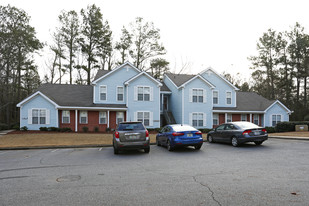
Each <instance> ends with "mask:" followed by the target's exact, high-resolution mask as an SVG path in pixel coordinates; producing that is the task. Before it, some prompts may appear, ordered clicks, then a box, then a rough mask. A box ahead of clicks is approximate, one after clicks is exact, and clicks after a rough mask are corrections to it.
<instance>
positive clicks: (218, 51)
mask: <svg viewBox="0 0 309 206" xmlns="http://www.w3.org/2000/svg"><path fill="white" fill-rule="evenodd" d="M8 4H10V5H11V6H15V7H17V8H19V9H23V10H24V11H26V12H27V13H28V15H29V16H30V17H31V21H30V25H31V26H33V27H35V29H36V32H37V38H38V39H39V40H40V41H42V42H46V43H52V39H51V33H52V32H53V31H54V29H55V27H56V26H57V25H58V22H57V17H58V15H59V14H60V12H61V11H62V10H65V11H70V10H75V11H78V12H79V11H80V10H81V9H82V8H84V9H86V8H87V5H90V4H96V5H97V6H98V7H100V8H101V11H102V13H103V18H104V21H105V20H108V21H109V24H110V27H111V30H112V31H113V35H114V40H118V39H119V35H120V33H121V28H122V27H123V26H126V27H128V25H129V23H130V22H133V21H134V20H135V18H136V17H143V18H144V19H145V20H146V21H150V22H153V23H154V25H155V27H156V28H159V29H160V34H161V42H162V43H163V45H164V46H165V48H166V50H167V54H166V55H165V58H166V59H167V60H168V61H169V62H170V68H171V71H173V72H179V71H180V69H181V68H182V67H183V65H189V69H188V70H186V71H185V72H186V73H192V74H197V73H199V72H201V71H203V70H205V69H206V68H208V67H212V68H213V69H215V70H216V71H217V72H218V73H221V74H222V73H223V72H226V73H230V74H232V75H234V76H237V77H238V78H241V79H243V80H245V81H250V74H251V72H252V70H250V69H249V68H250V66H251V63H250V61H249V60H248V59H247V58H248V57H250V56H253V55H257V50H256V44H257V42H258V39H259V38H260V37H261V36H262V35H263V33H264V32H267V30H268V29H269V28H272V29H273V30H276V31H278V32H279V31H289V30H291V28H292V27H293V26H294V25H295V23H296V22H299V23H300V24H301V25H302V26H303V27H305V32H307V29H309V12H308V6H309V1H308V0H216V1H214V0H191V1H187V0H177V1H176V0H175V1H174V0H148V1H145V0H92V1H86V0H74V1H69V0H61V1H60V0H53V1H42V0H0V5H2V6H6V5H8ZM47 53H48V51H47V49H45V50H44V51H42V52H41V56H40V57H37V58H36V61H37V64H38V66H39V73H40V74H41V75H42V74H44V73H45V72H46V70H47V69H46V61H47V56H48V54H47Z"/></svg>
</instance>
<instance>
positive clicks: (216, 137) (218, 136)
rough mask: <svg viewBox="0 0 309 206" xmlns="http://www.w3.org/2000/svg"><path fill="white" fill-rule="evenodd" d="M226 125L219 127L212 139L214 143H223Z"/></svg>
mask: <svg viewBox="0 0 309 206" xmlns="http://www.w3.org/2000/svg"><path fill="white" fill-rule="evenodd" d="M224 127H225V124H222V125H220V126H218V127H217V128H216V130H215V132H214V133H213V134H212V138H213V140H214V141H218V142H220V141H222V133H223V131H224Z"/></svg>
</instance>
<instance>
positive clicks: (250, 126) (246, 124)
mask: <svg viewBox="0 0 309 206" xmlns="http://www.w3.org/2000/svg"><path fill="white" fill-rule="evenodd" d="M233 124H235V125H236V126H238V127H240V128H241V129H254V128H261V127H259V126H258V125H256V124H253V123H251V122H233Z"/></svg>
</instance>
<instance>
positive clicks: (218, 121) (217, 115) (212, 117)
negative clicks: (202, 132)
mask: <svg viewBox="0 0 309 206" xmlns="http://www.w3.org/2000/svg"><path fill="white" fill-rule="evenodd" d="M215 117H217V118H215ZM211 119H212V123H211V124H212V127H213V126H214V119H216V120H217V124H215V125H219V124H220V118H219V114H218V113H215V114H214V113H211Z"/></svg>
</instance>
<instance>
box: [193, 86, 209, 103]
mask: <svg viewBox="0 0 309 206" xmlns="http://www.w3.org/2000/svg"><path fill="white" fill-rule="evenodd" d="M193 90H196V92H197V93H198V91H199V90H201V91H202V97H203V101H202V102H199V98H198V97H200V96H199V95H196V97H197V99H196V102H194V101H193ZM189 98H190V100H189V102H192V103H206V102H207V101H206V90H205V89H203V88H191V89H190V90H189Z"/></svg>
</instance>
